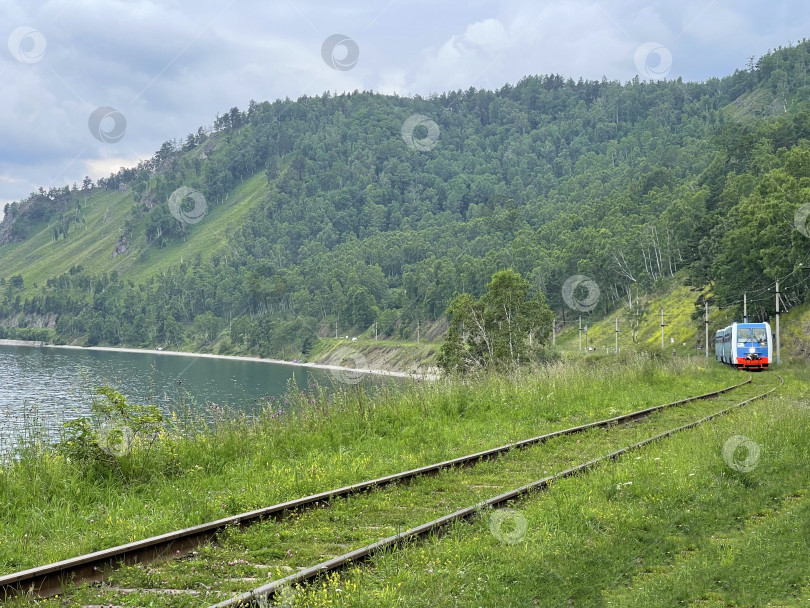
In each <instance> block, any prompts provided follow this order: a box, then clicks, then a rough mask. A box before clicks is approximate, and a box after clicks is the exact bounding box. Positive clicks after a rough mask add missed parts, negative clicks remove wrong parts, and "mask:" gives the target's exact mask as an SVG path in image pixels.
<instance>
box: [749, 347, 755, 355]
mask: <svg viewBox="0 0 810 608" xmlns="http://www.w3.org/2000/svg"><path fill="white" fill-rule="evenodd" d="M748 352H749V353H751V354H752V355H753V354H754V353H755V352H757V349H756V348H754V347H753V346H752V347H751V348H749V349H748Z"/></svg>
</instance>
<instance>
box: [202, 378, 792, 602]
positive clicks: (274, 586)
mask: <svg viewBox="0 0 810 608" xmlns="http://www.w3.org/2000/svg"><path fill="white" fill-rule="evenodd" d="M776 376H777V377H778V378H779V380H780V382H779V384H778V385H777V386H775V387H773V388H772V389H770V390H768V391H766V392H764V393H762V394H760V395H756V396H754V397H751V398H749V399H746V400H744V401H741V402H740V403H737V404H735V405H732V406H731V407H729V408H726V409H724V410H721V411H719V412H715V413H714V414H710V415H709V416H705V417H703V418H700V419H699V420H695V421H694V422H690V423H689V424H685V425H683V426H679V427H677V428H674V429H670V430H668V431H665V432H663V433H659V434H658V435H655V436H653V437H650V438H648V439H644V440H643V441H639V442H638V443H634V444H632V445H629V446H625V447H623V448H621V449H619V450H616V451H614V452H611V453H609V454H606V455H604V456H600V457H599V458H594V459H593V460H589V461H587V462H583V463H582V464H579V465H577V466H574V467H571V468H569V469H566V470H564V471H562V472H560V473H557V474H555V475H550V476H548V477H544V478H543V479H540V480H538V481H534V482H532V483H529V484H527V485H524V486H521V487H519V488H516V489H514V490H510V491H508V492H504V493H503V494H499V495H497V496H494V497H492V498H489V499H487V500H484V501H482V502H479V503H477V504H475V505H473V506H471V507H466V508H464V509H460V510H458V511H456V512H454V513H450V514H449V515H445V516H443V517H440V518H438V519H434V520H433V521H429V522H427V523H424V524H422V525H420V526H416V527H415V528H411V529H410V530H406V531H404V532H400V533H399V534H395V535H394V536H389V537H388V538H384V539H382V540H379V541H377V542H375V543H372V544H370V545H366V546H365V547H361V548H359V549H355V550H354V551H350V552H348V553H345V554H343V555H340V556H338V557H335V558H332V559H330V560H327V561H324V562H321V563H320V564H317V565H315V566H312V567H310V568H306V569H304V570H301V571H299V572H297V573H295V574H291V575H290V576H287V577H285V578H282V579H278V580H275V581H272V582H270V583H267V584H266V585H262V586H261V587H257V588H255V589H253V590H251V591H248V592H245V593H242V594H240V595H237V596H235V597H232V598H230V599H228V600H225V601H223V602H220V603H218V604H215V605H213V606H211V607H210V608H252V607H256V608H266V607H267V606H270V605H271V604H270V602H271V601H272V600H273V599H274V598H275V597H276V596H277V595H278V594H280V593H281V592H282V591H283V590H284V589H285V588H287V587H289V586H291V585H294V584H302V583H308V582H310V581H312V580H314V579H316V578H317V577H319V576H321V575H323V574H327V573H330V572H334V571H336V570H341V569H343V568H346V567H347V566H349V565H351V564H353V563H356V562H360V561H363V560H365V559H368V558H369V557H371V556H372V555H373V554H374V553H376V552H378V551H380V550H382V549H387V548H397V547H399V546H401V545H402V544H404V543H405V542H407V541H411V540H415V539H418V538H421V537H423V536H426V535H428V534H431V533H434V532H439V531H440V530H441V529H442V528H444V527H446V526H447V525H448V524H450V523H452V522H455V521H460V520H465V519H470V518H472V517H474V516H475V515H477V514H479V513H480V512H481V510H482V509H485V508H488V507H496V506H498V505H501V504H503V503H505V502H508V501H510V500H514V499H516V498H520V497H523V496H525V495H526V494H528V493H529V492H532V491H536V490H545V489H548V488H549V486H551V484H552V483H553V482H555V481H558V480H560V479H564V478H566V477H571V476H573V475H576V474H577V473H581V472H583V471H586V470H588V469H591V468H593V467H595V466H596V465H597V464H600V463H602V462H606V461H608V460H616V459H617V458H618V457H619V456H621V455H622V454H626V453H627V452H630V451H632V450H636V449H638V448H640V447H643V446H645V445H648V444H650V443H653V442H655V441H659V440H661V439H664V438H666V437H669V436H671V435H674V434H675V433H678V432H680V431H685V430H687V429H691V428H694V427H696V426H699V425H701V424H704V423H705V422H708V421H709V420H712V419H713V418H717V417H718V416H723V415H725V414H727V413H729V412H731V411H732V410H735V409H737V408H740V407H742V406H744V405H746V404H748V403H751V402H752V401H756V400H757V399H762V398H764V397H766V396H768V395H770V394H771V393H773V392H774V391H776V389H778V388H779V387H781V386H782V385H783V384H784V382H785V381H784V378H782V376H779V375H778V374H776ZM749 381H750V377H749Z"/></svg>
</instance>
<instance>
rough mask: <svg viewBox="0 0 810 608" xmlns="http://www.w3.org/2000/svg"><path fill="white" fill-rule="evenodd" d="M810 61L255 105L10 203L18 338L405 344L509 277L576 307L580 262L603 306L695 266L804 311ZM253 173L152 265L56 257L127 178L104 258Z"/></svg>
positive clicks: (691, 273)
mask: <svg viewBox="0 0 810 608" xmlns="http://www.w3.org/2000/svg"><path fill="white" fill-rule="evenodd" d="M808 65H810V42H808V41H802V42H801V43H799V44H797V45H790V46H788V47H786V48H780V49H777V50H776V51H773V52H771V53H768V54H767V55H765V56H763V57H761V58H760V59H758V60H753V59H752V60H751V61H750V62H749V64H748V66H747V67H746V68H745V69H740V70H737V71H736V72H735V73H734V74H733V75H730V76H726V77H724V78H714V79H711V80H708V81H706V82H700V83H692V82H683V81H682V80H680V79H679V80H675V81H659V82H645V81H641V80H639V79H638V78H636V79H634V80H633V81H631V82H628V83H625V84H622V83H619V82H611V81H608V80H606V79H603V80H602V81H585V80H582V79H580V80H578V81H575V80H573V79H570V78H565V77H563V76H559V75H547V76H530V77H526V78H524V79H523V80H521V81H520V82H518V83H517V84H514V85H506V86H504V87H502V88H501V89H499V90H497V91H487V90H475V89H469V90H467V91H453V92H447V93H444V94H441V95H435V96H431V97H430V98H427V99H425V98H420V97H414V98H402V97H397V96H388V95H380V94H376V93H371V92H354V93H352V94H344V95H337V96H333V95H330V94H328V93H325V94H323V95H322V96H320V97H302V98H300V99H298V100H295V101H292V100H289V99H287V100H278V101H275V102H259V103H257V102H255V101H251V102H250V104H249V106H248V107H247V109H246V110H240V109H238V108H232V109H231V110H230V111H229V112H227V113H225V114H223V115H221V116H218V117H217V119H216V121H215V122H214V124H213V126H212V127H210V128H200V129H199V130H198V131H197V132H196V133H193V134H190V135H188V136H187V137H186V138H185V139H183V140H180V141H174V140H172V141H167V142H166V143H164V144H163V145H162V146H161V148H160V150H158V151H157V152H156V153H155V155H154V156H153V157H152V158H151V159H150V160H148V161H145V162H142V163H140V164H139V165H138V166H137V167H133V168H122V169H121V170H120V171H119V172H118V173H116V174H114V175H110V176H109V177H108V178H104V179H99V180H98V181H97V182H93V180H91V179H89V178H87V179H85V180H84V182H83V183H82V184H74V185H73V186H72V187H71V186H65V187H63V188H53V189H51V190H48V191H46V190H44V189H40V190H39V191H38V192H35V193H32V194H31V195H30V196H29V197H28V198H27V199H25V200H23V201H19V202H16V203H12V204H10V205H7V206H6V209H5V211H6V215H5V218H4V221H3V222H2V224H0V337H3V336H11V337H21V338H26V337H28V338H35V339H36V338H38V337H43V336H47V337H48V338H49V339H56V340H59V341H65V342H76V343H81V344H87V345H93V344H99V343H106V344H111V345H119V344H128V345H136V346H154V345H156V344H160V345H164V346H167V347H176V346H187V347H188V346H194V347H196V348H204V347H205V346H206V345H210V344H212V343H214V342H215V341H219V343H220V345H221V349H222V350H223V352H226V351H227V352H232V351H235V350H238V351H243V352H252V353H255V354H262V355H276V354H282V355H286V356H290V355H294V354H297V353H302V352H303V353H306V352H307V351H308V349H309V348H310V347H311V345H312V343H313V341H314V340H316V339H317V338H318V336H319V335H325V334H326V333H328V332H332V331H334V327H335V325H336V324H337V325H338V326H339V327H341V328H343V329H345V330H347V331H348V330H349V329H350V328H351V329H352V330H353V331H365V330H367V329H368V328H369V327H370V326H372V325H373V324H375V323H376V325H377V328H378V330H379V332H380V334H381V335H382V336H385V337H399V338H410V337H411V336H412V334H413V332H414V331H415V328H416V325H417V323H420V322H421V323H424V322H427V321H431V320H436V319H440V318H441V317H442V316H443V315H444V314H445V311H446V309H447V306H448V304H449V303H450V302H451V300H452V299H453V297H454V295H456V294H459V293H469V294H472V295H473V296H476V297H477V296H481V295H482V294H484V292H485V290H486V287H487V285H488V283H489V282H490V280H491V278H492V275H493V274H494V273H496V272H498V271H500V270H503V269H513V270H515V271H516V272H518V273H520V275H522V276H523V277H526V278H527V279H528V280H529V284H530V285H531V291H532V292H534V293H543V294H545V300H546V301H547V302H548V304H549V305H550V307H551V308H552V310H554V311H555V312H556V313H557V314H558V317H560V318H561V317H562V316H564V314H568V315H569V317H570V316H571V315H573V314H580V312H574V311H571V310H570V309H569V308H568V307H567V305H566V302H565V301H564V299H563V295H562V290H563V285H564V283H565V281H566V279H568V278H569V277H570V276H572V275H576V274H579V275H586V276H587V277H590V278H591V279H592V280H593V281H594V282H595V283H596V284H597V285H598V286H599V292H600V293H599V299H598V303H597V304H596V305H595V307H594V308H593V310H592V311H591V314H603V313H605V312H607V311H609V310H611V309H612V308H615V307H617V306H621V305H624V304H627V303H629V302H631V301H632V300H633V299H634V298H636V297H637V296H638V294H639V293H644V292H646V291H649V290H650V289H652V288H654V287H655V286H656V284H657V283H658V282H660V281H665V280H668V279H671V278H673V277H675V276H676V274H678V273H680V274H679V276H683V277H685V280H687V281H689V282H691V283H692V284H694V285H698V286H707V285H708V286H711V288H712V292H713V293H714V296H715V298H716V301H717V302H718V304H720V305H721V306H736V305H737V303H738V301H739V300H740V299H741V295H742V292H743V291H746V290H748V291H749V292H750V293H752V297H751V302H752V310H753V313H754V314H753V316H754V317H757V316H760V317H764V316H766V315H768V314H769V313H770V308H769V306H771V307H772V306H773V304H772V296H770V295H769V294H767V292H766V290H767V289H768V288H769V287H770V285H772V283H773V281H774V280H775V279H784V282H783V284H782V289H783V290H784V292H785V296H784V297H785V299H786V302H787V301H789V302H796V303H797V302H800V301H802V300H803V299H804V297H805V294H806V291H807V281H808V280H810V276H808V275H807V274H803V272H802V270H803V268H804V267H807V266H810V239H808V238H807V236H806V234H807V228H806V226H804V225H802V226H797V223H796V220H797V218H804V219H805V220H806V218H807V214H804V215H803V214H802V212H801V211H800V209H801V206H802V205H803V204H804V203H807V202H810V196H808V195H809V194H810V104H808V102H807V101H806V100H807V99H808V97H810V85H808V82H807V69H808ZM414 115H418V116H419V118H418V119H417V120H416V121H413V120H411V121H410V122H411V123H414V124H416V126H415V128H414V129H413V131H412V133H411V138H410V139H409V137H408V133H404V132H403V124H408V122H407V121H408V119H409V117H412V116H414ZM256 179H260V180H261V182H262V183H261V189H260V192H261V196H260V197H259V198H258V200H257V201H256V202H255V204H252V205H251V207H250V209H249V212H247V214H246V215H245V216H244V217H243V218H241V220H240V221H239V222H238V223H232V224H229V227H228V232H227V238H225V239H223V240H217V241H216V242H208V243H206V246H205V253H204V254H202V253H200V252H199V250H197V253H195V254H194V255H191V256H189V257H188V258H184V259H183V261H182V262H180V263H177V264H174V265H171V266H170V267H168V268H160V269H156V270H155V271H154V272H152V273H148V274H147V275H144V274H143V273H141V274H140V275H139V277H144V276H146V278H139V280H137V281H133V280H132V279H131V278H129V277H128V276H127V273H123V272H122V273H119V272H117V271H110V272H98V271H89V270H86V269H85V268H84V267H83V266H82V265H81V264H78V263H76V262H75V260H72V259H71V258H70V256H61V257H59V256H58V255H57V254H58V252H59V250H60V248H64V247H65V246H66V244H67V243H69V241H70V240H71V239H74V238H77V235H78V234H80V233H81V232H82V231H87V230H93V229H94V227H93V226H89V225H88V224H89V223H88V221H87V219H86V210H87V209H88V207H89V206H92V204H93V201H94V199H96V198H98V197H100V196H102V195H103V194H104V193H111V192H115V193H120V194H121V196H125V197H127V200H128V201H130V203H131V205H130V209H129V211H128V216H127V218H126V220H125V221H124V222H123V225H121V226H120V227H118V233H119V236H118V241H117V242H116V244H115V247H114V248H111V250H110V251H109V252H108V253H107V255H108V256H109V259H110V260H112V259H114V258H115V256H117V255H119V254H120V255H127V252H128V251H130V252H131V251H132V250H135V249H137V251H139V253H138V255H137V261H136V262H134V263H136V266H137V268H144V267H146V268H148V267H149V266H150V264H152V263H153V261H154V260H156V259H160V255H161V251H164V250H167V249H168V248H172V247H178V246H183V244H185V243H191V242H193V240H194V238H195V233H197V234H198V235H199V234H202V232H200V231H202V230H204V228H205V224H206V222H210V221H214V220H213V219H212V217H210V216H211V215H213V214H212V213H209V215H208V216H206V217H202V219H201V221H199V222H196V221H195V222H183V221H178V219H176V217H175V214H173V213H172V212H171V210H170V207H169V203H168V201H169V200H170V197H171V195H172V193H173V192H175V191H177V189H178V188H180V187H188V188H191V189H193V190H195V191H197V192H199V193H202V194H203V195H204V197H205V201H206V203H207V207H208V210H209V211H212V210H216V209H218V208H223V209H225V208H227V207H228V206H229V205H232V204H233V203H234V200H235V198H236V197H235V194H234V193H235V192H236V191H237V190H238V189H239V188H240V186H243V185H244V184H245V183H246V182H248V181H249V180H256ZM184 205H185V207H184V209H186V208H187V207H188V201H186V203H184ZM797 211H798V215H797ZM105 220H106V217H105ZM43 235H47V239H48V242H47V247H43V249H48V250H50V251H52V252H54V254H55V257H54V259H58V260H59V264H55V265H53V266H52V267H50V268H49V270H48V273H49V274H42V273H40V274H38V275H35V276H27V274H26V272H25V271H21V272H13V273H9V274H5V273H4V269H3V265H4V264H2V260H3V259H9V258H8V256H9V255H13V253H9V252H13V251H16V250H15V249H14V248H15V247H17V246H18V245H19V244H20V243H23V242H25V241H26V240H28V239H32V238H35V237H36V236H39V237H40V238H42V237H43ZM136 244H137V245H138V246H137V247H135V245H136ZM4 249H5V250H6V252H5V253H4ZM4 255H5V256H6V257H5V258H4V257H3V256H4ZM33 283H36V286H34V284H33ZM757 294H764V295H761V297H760V296H759V295H757ZM765 296H767V297H765ZM569 304H570V303H569ZM566 310H567V311H568V312H567V313H566V312H565V311H566ZM43 327H44V328H49V331H44V330H40V329H38V328H43ZM341 333H342V331H341Z"/></svg>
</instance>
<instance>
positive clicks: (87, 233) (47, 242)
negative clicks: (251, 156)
mask: <svg viewBox="0 0 810 608" xmlns="http://www.w3.org/2000/svg"><path fill="white" fill-rule="evenodd" d="M265 190H266V181H265V176H264V173H259V174H257V175H255V176H253V177H252V178H250V179H248V180H246V181H245V182H244V184H241V185H240V186H239V187H237V188H235V189H234V191H233V192H232V193H231V195H230V196H229V197H228V198H227V199H226V200H225V201H224V202H223V203H221V204H219V205H217V206H215V207H213V206H211V205H210V203H209V206H208V212H207V214H206V216H205V218H204V219H203V221H201V222H200V223H198V224H196V225H194V226H193V227H191V229H190V230H189V233H188V237H187V238H186V240H185V241H182V242H177V243H173V244H171V245H168V246H166V247H165V248H164V249H160V248H158V247H154V246H150V245H149V244H148V243H147V241H146V236H145V228H144V226H143V225H142V224H138V225H137V227H136V229H135V231H134V234H133V235H132V237H131V238H130V239H129V250H128V251H127V253H125V254H122V255H119V256H117V257H115V258H113V257H112V252H113V248H114V247H115V243H116V242H117V240H118V237H119V235H120V230H121V229H122V228H123V226H124V222H125V221H126V219H127V217H129V213H130V211H131V210H132V209H133V208H134V207H135V202H134V200H133V199H132V195H131V193H120V192H103V191H100V192H95V193H93V194H91V195H90V196H89V197H88V199H87V200H88V203H87V205H86V206H85V207H84V209H83V213H84V216H85V219H86V228H85V226H78V225H74V226H72V227H71V232H70V237H69V238H68V239H67V240H60V241H57V242H53V238H52V228H51V226H50V225H44V224H43V225H42V226H41V228H40V230H39V231H38V232H37V233H36V234H34V235H32V236H31V237H30V238H28V239H26V240H25V241H23V242H22V243H14V244H11V245H5V246H3V247H2V248H0V269H2V270H0V276H2V277H4V278H8V277H11V276H13V275H16V274H21V275H22V276H23V279H24V280H25V289H24V290H23V292H22V294H21V295H22V296H23V297H26V296H31V295H34V293H35V290H34V288H33V286H34V284H37V285H39V286H42V285H44V284H45V282H46V281H47V280H48V279H50V278H55V277H57V276H59V275H61V274H63V273H65V272H67V271H68V269H69V268H70V267H71V266H73V265H81V266H83V267H84V269H85V271H87V272H88V273H89V274H91V275H102V274H105V273H110V272H113V271H116V272H118V273H119V275H121V276H123V277H126V278H127V279H128V280H131V281H133V282H135V283H142V282H144V281H146V280H148V279H149V277H150V276H154V275H155V274H157V273H160V272H162V271H163V270H165V269H166V268H168V267H170V266H172V265H177V264H179V263H180V262H181V260H190V259H192V257H194V256H196V255H198V254H199V255H201V256H202V257H203V258H206V257H208V256H209V255H210V254H211V253H212V252H213V251H214V250H216V249H220V248H222V247H225V246H227V245H226V243H227V237H226V235H227V233H228V231H229V229H237V228H238V227H239V226H241V225H242V224H243V223H244V221H245V218H246V217H247V214H248V212H249V211H250V210H251V209H252V208H253V207H254V206H255V205H257V204H258V203H259V202H260V201H262V200H263V198H264V195H265ZM144 252H146V256H148V257H147V259H146V260H141V259H140V256H141V254H142V253H144Z"/></svg>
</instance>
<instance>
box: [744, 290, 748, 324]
mask: <svg viewBox="0 0 810 608" xmlns="http://www.w3.org/2000/svg"><path fill="white" fill-rule="evenodd" d="M743 323H748V292H747V291H745V292H743Z"/></svg>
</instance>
